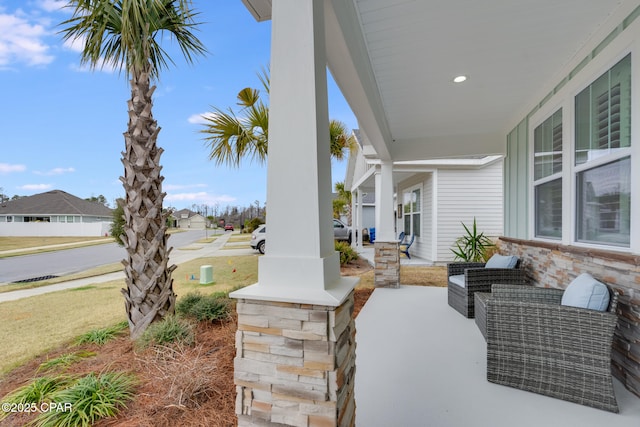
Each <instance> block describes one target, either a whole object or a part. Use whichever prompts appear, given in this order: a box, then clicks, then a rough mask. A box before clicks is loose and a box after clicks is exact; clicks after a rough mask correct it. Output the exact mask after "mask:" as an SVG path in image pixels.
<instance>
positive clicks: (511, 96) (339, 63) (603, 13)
mask: <svg viewBox="0 0 640 427" xmlns="http://www.w3.org/2000/svg"><path fill="white" fill-rule="evenodd" d="M243 1H244V3H245V4H247V7H248V8H249V10H250V11H256V10H260V11H261V12H260V15H258V14H256V13H255V12H252V13H254V15H255V16H256V17H257V18H259V19H262V20H264V19H268V18H269V17H268V14H267V13H265V10H268V9H270V5H271V1H270V0H243ZM637 6H638V2H637V0H562V1H557V0H487V1H482V2H470V1H463V0H430V1H423V0H392V1H390V0H351V1H345V0H327V2H326V11H327V13H326V18H325V19H326V27H327V31H326V33H327V36H326V37H327V56H328V64H329V69H330V70H331V72H332V74H333V77H334V79H335V80H336V82H337V84H338V86H339V87H340V89H341V90H342V92H343V94H344V96H345V98H346V99H347V101H348V102H349V104H350V106H351V108H352V110H353V112H354V113H355V115H356V117H357V118H358V121H359V126H360V128H361V129H363V130H364V131H365V132H366V134H367V135H368V137H369V140H370V141H371V144H372V146H373V148H374V149H375V151H376V153H377V155H378V157H379V158H382V159H385V160H386V159H392V160H413V159H417V158H422V159H428V158H438V157H460V156H466V155H478V154H500V153H503V152H504V150H505V135H506V134H507V133H508V132H509V131H510V130H511V129H512V128H513V127H515V125H517V123H518V121H519V120H520V119H522V118H523V117H524V116H525V115H526V114H527V113H528V112H529V111H531V110H532V109H533V108H534V106H535V105H536V104H537V103H538V102H540V101H541V100H542V99H543V98H544V97H545V96H546V95H547V94H548V93H549V92H550V91H551V90H553V88H554V87H555V86H556V85H557V84H558V83H560V81H561V80H562V79H563V78H564V77H565V76H566V75H568V73H569V72H570V71H571V69H573V68H574V67H575V66H576V65H577V64H578V63H579V62H580V61H581V60H582V59H584V58H585V57H586V56H587V55H588V54H589V50H588V49H592V48H593V47H592V42H593V41H594V40H596V41H599V40H602V39H604V37H606V35H607V34H608V33H609V32H610V31H611V30H612V29H613V25H615V23H617V22H620V19H621V18H620V17H621V16H622V17H624V16H626V15H627V14H628V13H630V12H631V11H632V10H633V9H634V8H635V7H637ZM587 47H588V49H587ZM458 75H466V76H467V77H468V79H467V81H465V82H463V83H460V84H454V83H453V78H454V77H456V76H458Z"/></svg>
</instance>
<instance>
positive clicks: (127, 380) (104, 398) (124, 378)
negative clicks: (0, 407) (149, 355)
mask: <svg viewBox="0 0 640 427" xmlns="http://www.w3.org/2000/svg"><path fill="white" fill-rule="evenodd" d="M136 383H137V381H136V378H135V377H134V376H133V375H130V374H126V373H123V372H104V373H101V374H99V375H96V374H95V373H94V372H92V373H90V374H89V375H87V376H85V377H82V378H80V379H78V380H77V381H76V382H75V383H74V384H73V385H71V386H69V387H67V388H64V389H61V390H59V391H57V392H55V393H53V394H52V395H51V402H50V403H49V407H51V408H55V410H49V411H45V412H42V413H41V414H40V415H38V417H37V418H36V419H35V420H34V423H33V425H35V426H37V427H60V426H81V427H89V426H92V425H93V424H94V423H95V422H96V421H98V420H100V419H103V418H108V417H113V416H115V415H117V414H118V412H119V411H120V410H121V409H122V408H126V404H127V403H128V402H129V401H130V400H132V399H133V397H134V391H135V386H136Z"/></svg>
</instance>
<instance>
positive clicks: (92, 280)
mask: <svg viewBox="0 0 640 427" xmlns="http://www.w3.org/2000/svg"><path fill="white" fill-rule="evenodd" d="M231 234H232V233H225V234H222V235H220V237H218V238H217V239H216V240H214V241H213V242H211V243H193V244H191V245H189V246H185V247H183V248H174V249H173V250H172V251H171V253H170V254H169V260H170V264H177V265H180V264H182V263H185V262H187V261H191V260H194V259H197V258H206V257H215V256H241V255H253V254H257V252H256V251H254V250H253V249H229V250H227V249H225V250H222V248H223V247H224V246H225V244H226V243H227V242H228V241H229V237H230V236H231ZM121 279H124V272H123V271H117V272H115V273H109V274H103V275H101V276H93V277H87V278H84V279H78V280H70V281H68V282H62V283H56V284H55V285H48V286H41V287H39V288H33V289H22V290H18V291H12V292H4V293H0V302H5V301H15V300H19V299H22V298H28V297H32V296H35V295H42V294H46V293H49V292H56V291H62V290H65V289H72V288H79V287H82V286H89V285H94V284H97V283H104V282H109V281H112V280H121Z"/></svg>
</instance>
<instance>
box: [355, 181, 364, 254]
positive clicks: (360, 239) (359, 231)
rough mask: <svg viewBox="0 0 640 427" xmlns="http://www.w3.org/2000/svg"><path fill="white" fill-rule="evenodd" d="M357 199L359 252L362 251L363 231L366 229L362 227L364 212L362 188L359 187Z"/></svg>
mask: <svg viewBox="0 0 640 427" xmlns="http://www.w3.org/2000/svg"><path fill="white" fill-rule="evenodd" d="M356 197H357V199H358V201H357V203H356V209H355V212H356V218H357V220H356V225H355V227H356V230H358V246H357V249H358V250H362V229H363V228H364V227H363V225H362V214H363V210H362V203H363V201H362V197H363V195H362V189H361V188H360V187H358V189H357V190H356Z"/></svg>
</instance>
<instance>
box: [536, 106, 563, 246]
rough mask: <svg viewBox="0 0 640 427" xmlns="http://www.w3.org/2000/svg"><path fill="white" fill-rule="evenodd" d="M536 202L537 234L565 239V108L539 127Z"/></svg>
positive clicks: (537, 133)
mask: <svg viewBox="0 0 640 427" xmlns="http://www.w3.org/2000/svg"><path fill="white" fill-rule="evenodd" d="M533 141H534V142H533V144H534V153H533V159H534V166H533V170H534V172H533V175H534V176H533V179H534V183H533V185H534V198H535V201H534V204H535V235H536V237H544V238H552V239H560V238H562V109H560V110H558V111H556V112H555V113H554V114H553V115H552V116H551V117H549V118H548V119H546V120H545V121H544V122H543V123H542V124H540V125H539V126H538V127H536V128H535V130H534V132H533Z"/></svg>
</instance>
